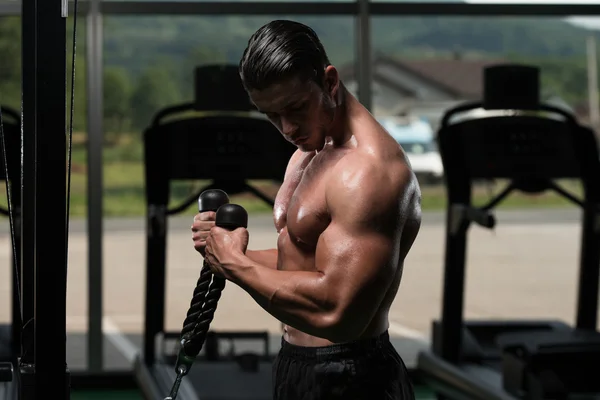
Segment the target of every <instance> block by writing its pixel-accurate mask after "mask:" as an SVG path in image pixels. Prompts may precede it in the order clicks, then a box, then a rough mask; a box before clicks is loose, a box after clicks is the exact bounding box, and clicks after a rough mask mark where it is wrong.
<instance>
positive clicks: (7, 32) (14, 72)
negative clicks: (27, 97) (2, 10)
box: [0, 17, 21, 109]
mask: <svg viewBox="0 0 600 400" xmlns="http://www.w3.org/2000/svg"><path fill="white" fill-rule="evenodd" d="M0 60H2V61H1V62H0V103H2V104H4V105H7V106H9V107H12V108H15V109H18V108H19V107H20V104H21V20H20V18H18V17H1V18H0Z"/></svg>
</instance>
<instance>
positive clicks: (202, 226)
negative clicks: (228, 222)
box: [192, 220, 215, 232]
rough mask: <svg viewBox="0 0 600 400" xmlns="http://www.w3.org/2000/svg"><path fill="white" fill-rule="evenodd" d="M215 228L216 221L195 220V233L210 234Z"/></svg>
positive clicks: (193, 229) (193, 227) (193, 228)
mask: <svg viewBox="0 0 600 400" xmlns="http://www.w3.org/2000/svg"><path fill="white" fill-rule="evenodd" d="M213 226H215V221H197V220H194V224H193V225H192V231H193V232H202V231H206V232H209V231H210V230H211V229H212V227H213Z"/></svg>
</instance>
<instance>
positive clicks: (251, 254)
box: [246, 249, 277, 269]
mask: <svg viewBox="0 0 600 400" xmlns="http://www.w3.org/2000/svg"><path fill="white" fill-rule="evenodd" d="M246 257H248V258H249V259H250V260H252V261H253V262H255V263H257V264H260V265H264V266H265V267H267V268H271V269H277V249H268V250H246Z"/></svg>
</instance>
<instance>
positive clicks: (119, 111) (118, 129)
mask: <svg viewBox="0 0 600 400" xmlns="http://www.w3.org/2000/svg"><path fill="white" fill-rule="evenodd" d="M103 100H104V131H105V132H106V133H107V134H110V133H112V134H116V135H118V134H120V133H122V132H123V129H124V128H125V127H126V122H127V120H128V118H129V113H130V111H131V107H130V104H131V84H130V78H129V74H128V73H127V70H125V69H123V68H120V67H106V68H105V69H104V97H103Z"/></svg>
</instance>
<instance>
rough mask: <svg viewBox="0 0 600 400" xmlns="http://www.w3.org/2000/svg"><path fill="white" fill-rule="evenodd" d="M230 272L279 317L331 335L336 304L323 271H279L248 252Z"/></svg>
mask: <svg viewBox="0 0 600 400" xmlns="http://www.w3.org/2000/svg"><path fill="white" fill-rule="evenodd" d="M228 272H229V273H228V278H229V279H230V280H231V281H232V282H234V283H235V284H237V285H238V286H240V287H241V288H242V289H244V290H245V291H246V292H248V293H249V294H250V295H251V296H252V297H253V298H254V300H255V301H256V302H257V303H258V304H259V305H260V306H261V307H262V308H263V309H265V311H267V312H268V313H269V314H271V315H272V316H273V317H275V318H277V319H278V320H279V321H281V322H283V323H284V324H287V325H290V326H292V327H294V328H296V329H299V330H300V331H302V332H305V333H307V334H309V335H313V336H319V337H325V336H328V331H329V330H330V329H331V328H332V327H333V325H334V322H335V321H334V318H333V315H334V314H333V310H334V307H333V305H332V304H331V303H330V302H329V300H330V296H329V295H328V294H327V290H326V288H325V284H324V277H323V274H321V273H320V272H311V271H279V270H276V269H271V268H268V267H267V266H265V265H261V264H259V263H257V262H254V261H253V260H252V259H250V258H249V257H247V256H246V257H243V258H242V259H240V262H239V265H235V266H232V267H231V268H230V269H229V270H228Z"/></svg>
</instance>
